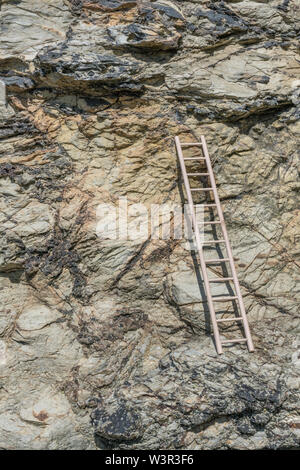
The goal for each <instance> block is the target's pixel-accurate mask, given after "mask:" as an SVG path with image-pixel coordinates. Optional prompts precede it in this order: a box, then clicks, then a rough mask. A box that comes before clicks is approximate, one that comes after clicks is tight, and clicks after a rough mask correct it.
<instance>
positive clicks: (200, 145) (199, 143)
mask: <svg viewBox="0 0 300 470" xmlns="http://www.w3.org/2000/svg"><path fill="white" fill-rule="evenodd" d="M180 145H181V147H188V146H189V145H196V146H197V147H202V143H201V142H191V143H190V144H189V143H187V142H180Z"/></svg>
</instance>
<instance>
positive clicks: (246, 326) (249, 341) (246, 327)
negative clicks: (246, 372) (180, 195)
mask: <svg viewBox="0 0 300 470" xmlns="http://www.w3.org/2000/svg"><path fill="white" fill-rule="evenodd" d="M201 142H202V149H203V154H204V156H205V158H206V165H207V169H208V172H209V176H210V182H211V186H212V188H213V193H214V197H215V202H216V205H217V212H218V216H219V219H220V222H221V229H222V232H223V235H224V240H225V245H226V249H227V253H228V258H229V263H230V266H231V272H232V277H233V282H234V286H235V291H236V295H237V297H238V301H239V305H240V310H241V316H242V318H243V326H244V331H245V335H246V338H247V345H248V349H249V351H250V352H253V351H254V345H253V342H252V337H251V332H250V328H249V324H248V319H247V315H246V311H245V306H244V302H243V297H242V294H241V290H240V283H239V280H238V277H237V274H236V270H235V265H234V261H233V254H232V250H231V246H230V242H229V238H228V234H227V229H226V225H225V220H224V216H223V211H222V207H221V203H220V199H219V195H218V191H217V186H216V181H215V177H214V172H213V169H212V165H211V161H210V157H209V153H208V149H207V145H206V141H205V137H204V136H203V135H201Z"/></svg>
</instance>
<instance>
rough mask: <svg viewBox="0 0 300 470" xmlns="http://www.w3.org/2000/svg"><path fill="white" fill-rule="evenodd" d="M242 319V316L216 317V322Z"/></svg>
mask: <svg viewBox="0 0 300 470" xmlns="http://www.w3.org/2000/svg"><path fill="white" fill-rule="evenodd" d="M240 320H243V317H232V318H218V319H217V322H220V323H221V322H222V321H223V322H224V321H240Z"/></svg>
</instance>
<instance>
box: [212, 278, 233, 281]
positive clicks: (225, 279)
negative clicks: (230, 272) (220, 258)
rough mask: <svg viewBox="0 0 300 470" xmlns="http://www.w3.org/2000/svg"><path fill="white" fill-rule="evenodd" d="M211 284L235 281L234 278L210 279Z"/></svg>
mask: <svg viewBox="0 0 300 470" xmlns="http://www.w3.org/2000/svg"><path fill="white" fill-rule="evenodd" d="M208 281H209V282H226V281H233V277H213V278H212V279H208Z"/></svg>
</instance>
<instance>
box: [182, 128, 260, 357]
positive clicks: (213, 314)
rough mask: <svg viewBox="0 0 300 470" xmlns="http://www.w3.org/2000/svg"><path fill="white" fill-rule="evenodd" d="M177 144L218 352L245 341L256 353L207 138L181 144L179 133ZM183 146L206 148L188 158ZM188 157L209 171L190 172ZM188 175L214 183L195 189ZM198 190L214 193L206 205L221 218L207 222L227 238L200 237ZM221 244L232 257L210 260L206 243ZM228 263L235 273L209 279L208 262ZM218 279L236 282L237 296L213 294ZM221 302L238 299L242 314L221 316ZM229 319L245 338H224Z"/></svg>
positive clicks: (219, 280)
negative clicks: (218, 305) (217, 307)
mask: <svg viewBox="0 0 300 470" xmlns="http://www.w3.org/2000/svg"><path fill="white" fill-rule="evenodd" d="M175 144H176V149H177V154H178V158H179V162H180V167H181V172H182V176H183V182H184V186H185V190H186V195H187V199H188V205H189V210H190V215H191V219H192V227H193V233H194V236H195V242H196V247H197V251H198V254H199V258H200V265H201V270H202V276H203V281H204V286H205V291H206V297H207V303H208V307H209V311H210V316H211V321H212V327H213V333H214V338H215V344H216V349H217V352H218V354H222V352H223V348H222V345H223V344H229V343H243V342H245V343H247V346H248V350H249V352H252V351H254V346H253V342H252V338H251V333H250V329H249V325H248V320H247V315H246V312H245V307H244V302H243V298H242V295H241V290H240V284H239V281H238V278H237V274H236V270H235V266H234V260H233V256H232V251H231V247H230V243H229V239H228V234H227V230H226V225H225V221H224V217H223V211H222V208H221V204H220V199H219V196H218V192H217V187H216V182H215V177H214V173H213V169H212V164H211V161H210V157H209V154H208V150H207V146H206V141H205V138H204V136H201V142H197V143H186V142H185V143H181V142H180V140H179V137H178V136H176V137H175ZM182 147H200V149H201V150H202V156H201V157H188V158H184V156H183V152H182ZM185 160H194V161H199V162H202V163H204V164H206V168H207V171H206V172H205V173H201V172H200V173H195V172H194V173H187V171H186V166H185ZM188 176H193V177H195V176H207V177H208V178H209V180H210V186H209V187H207V188H191V187H190V182H189V178H188ZM194 191H207V193H206V194H209V193H210V194H211V193H212V194H213V197H214V200H213V201H209V203H204V204H203V207H205V206H208V207H214V208H215V209H216V210H217V214H218V217H219V220H218V221H209V222H205V223H207V224H211V223H213V224H219V225H220V227H221V230H222V233H223V238H222V239H219V240H211V241H209V242H202V241H201V236H200V231H199V222H198V221H197V219H196V213H195V206H196V205H195V203H194V201H193V196H192V193H193V192H194ZM197 205H199V204H197ZM201 223H202V224H203V223H204V222H200V224H201ZM217 244H224V245H225V247H226V251H227V256H228V258H217V259H209V260H206V259H205V258H204V252H203V246H204V245H206V246H207V245H214V246H215V247H216V246H217ZM227 262H228V263H229V265H230V269H231V273H232V274H231V277H220V278H213V279H209V277H208V272H207V265H208V264H215V263H218V264H219V263H227ZM215 282H233V285H234V290H235V293H236V295H234V296H225V297H213V296H212V293H211V285H210V284H211V283H215ZM218 301H222V302H226V301H231V302H233V301H234V302H237V304H238V305H239V311H240V313H239V316H238V317H231V318H223V319H222V318H220V319H217V317H216V311H215V307H214V303H215V302H218ZM229 321H232V322H235V321H237V322H241V324H242V325H243V328H244V333H245V338H241V339H226V340H222V339H221V337H220V331H219V327H218V323H220V322H229Z"/></svg>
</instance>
